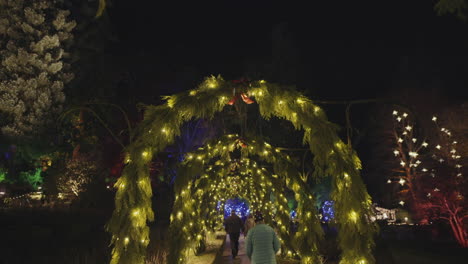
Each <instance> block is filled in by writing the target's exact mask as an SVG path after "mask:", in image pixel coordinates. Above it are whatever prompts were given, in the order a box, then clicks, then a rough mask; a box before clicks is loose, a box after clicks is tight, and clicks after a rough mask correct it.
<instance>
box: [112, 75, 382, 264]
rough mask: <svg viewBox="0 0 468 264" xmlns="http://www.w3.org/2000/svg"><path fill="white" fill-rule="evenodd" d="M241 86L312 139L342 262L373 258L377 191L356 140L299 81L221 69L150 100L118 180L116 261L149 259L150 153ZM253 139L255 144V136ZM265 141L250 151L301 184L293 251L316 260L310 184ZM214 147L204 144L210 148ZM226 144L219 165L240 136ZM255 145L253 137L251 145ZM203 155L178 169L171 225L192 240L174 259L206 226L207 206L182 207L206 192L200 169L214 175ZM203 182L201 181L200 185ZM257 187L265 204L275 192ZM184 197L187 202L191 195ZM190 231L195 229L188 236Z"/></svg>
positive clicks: (265, 111)
mask: <svg viewBox="0 0 468 264" xmlns="http://www.w3.org/2000/svg"><path fill="white" fill-rule="evenodd" d="M239 94H241V95H243V96H245V95H248V96H249V97H252V98H254V99H255V101H256V102H257V103H258V104H259V110H260V114H261V116H262V117H263V118H265V119H269V118H271V117H272V116H277V117H279V118H284V119H287V120H289V121H291V123H292V124H293V125H294V127H295V128H296V129H301V130H303V131H304V139H303V142H304V144H307V145H309V148H310V151H311V152H312V154H313V155H314V160H313V165H314V167H315V170H314V176H315V177H326V176H331V177H333V184H332V188H333V190H332V194H331V196H332V199H333V200H334V201H335V205H336V219H337V222H338V228H339V245H340V248H341V250H342V257H341V260H340V264H348V263H352V264H356V263H359V264H368V263H369V264H372V263H375V260H374V258H373V256H372V247H373V246H374V243H373V239H374V237H373V236H374V235H375V233H376V232H377V227H376V225H375V224H374V223H371V222H369V220H368V219H367V218H366V216H369V215H370V213H371V211H370V205H371V199H370V196H369V195H368V193H367V191H366V188H365V186H364V184H363V182H362V179H361V178H360V174H359V170H360V161H359V158H358V157H357V155H356V153H355V152H354V151H353V150H352V149H351V147H350V146H348V145H345V144H344V143H343V142H342V141H341V139H340V138H339V137H338V135H337V133H336V131H337V126H336V125H334V124H332V123H330V122H329V121H328V120H327V118H326V115H325V113H324V112H323V111H322V109H321V108H320V107H318V106H317V105H315V104H313V102H312V101H311V100H310V99H308V98H306V97H304V96H303V95H302V94H300V93H299V92H297V91H296V90H294V89H293V88H287V87H286V88H284V87H279V86H277V85H274V84H268V83H266V82H265V81H256V82H250V83H248V84H245V83H241V84H239V83H233V82H227V81H225V80H223V79H222V78H221V77H219V76H218V77H209V78H206V79H205V81H204V82H203V83H202V84H200V86H199V87H198V88H197V89H193V90H191V91H187V92H183V93H179V94H176V95H172V96H167V97H165V99H166V100H167V103H166V104H164V105H159V106H147V107H146V109H145V110H146V111H145V116H144V120H143V121H142V122H141V124H140V125H139V127H138V128H137V130H136V131H135V132H134V135H133V138H134V139H135V140H134V141H133V143H132V144H131V145H129V146H128V147H127V148H126V150H125V151H126V153H127V154H128V164H127V166H126V167H125V169H124V171H123V173H122V177H121V178H120V179H119V180H118V181H117V183H116V187H117V188H118V191H117V193H116V198H115V203H116V208H115V210H114V213H113V215H112V218H111V219H110V221H109V223H108V225H107V230H108V231H109V232H111V233H112V235H113V236H112V245H113V254H112V261H111V263H112V264H142V263H144V259H145V256H146V251H145V250H146V246H147V244H148V240H149V238H148V234H149V230H148V227H147V225H146V223H147V221H152V220H153V217H154V216H153V212H152V209H151V195H152V193H151V186H150V182H149V167H148V164H149V162H150V161H151V157H152V155H154V154H156V153H158V152H161V151H163V150H164V148H166V147H167V146H168V145H170V144H172V143H173V142H174V140H175V139H176V138H177V137H178V136H179V135H180V127H181V125H182V124H183V123H185V122H187V121H189V120H191V119H200V118H203V119H212V118H213V117H214V115H215V114H216V113H217V112H220V111H221V110H222V109H223V108H224V107H226V104H227V103H228V102H231V101H232V100H231V101H230V99H231V98H232V97H233V95H234V96H238V95H239ZM231 137H234V136H231ZM251 143H252V144H255V142H253V141H252V142H251ZM263 144H264V145H262V146H257V147H258V148H259V149H261V152H252V153H249V157H250V156H251V155H253V156H256V157H261V158H262V160H263V161H265V162H267V163H270V164H273V167H274V170H273V171H274V175H278V177H282V179H284V182H285V183H286V186H288V187H289V188H290V189H292V190H293V191H295V192H296V199H297V200H298V204H299V208H298V213H300V214H301V215H303V216H304V217H301V219H302V224H301V225H300V229H299V230H298V232H297V233H296V237H295V238H294V241H295V244H296V245H295V246H294V248H295V249H296V250H295V251H296V252H292V253H291V254H294V253H297V254H299V255H300V256H301V262H302V263H316V262H317V261H318V260H319V259H318V258H319V256H318V252H317V241H318V240H319V238H320V236H321V234H322V233H323V231H322V230H321V228H320V225H319V224H318V219H317V217H316V216H317V214H316V212H315V208H314V206H313V205H314V203H313V197H312V196H311V195H310V194H308V193H310V192H308V191H307V190H308V188H307V186H306V185H305V184H304V182H303V181H302V180H301V179H300V177H299V174H296V173H295V172H294V171H295V169H294V166H293V165H292V163H291V162H290V158H289V157H288V156H287V155H286V156H285V157H284V159H283V158H281V159H280V158H278V159H277V158H276V157H277V155H276V151H275V150H273V148H271V146H269V145H267V144H265V143H263ZM252 146H253V145H252ZM210 147H211V146H209V145H207V146H206V148H208V149H209V148H210ZM224 147H225V149H222V150H223V151H221V152H220V153H219V155H213V157H215V156H216V157H218V159H219V160H218V164H216V162H215V163H214V164H215V165H221V162H220V160H224V161H229V152H230V151H233V150H234V148H236V143H231V144H229V145H225V146H224ZM254 149H255V147H254ZM249 150H250V145H249V148H248V149H247V151H249ZM241 151H242V152H243V153H245V152H246V148H242V149H241ZM273 154H275V155H273ZM210 156H211V155H210ZM219 157H220V158H219ZM187 158H188V157H187ZM192 158H194V161H196V160H198V157H192ZM203 160H204V158H203V157H202V158H200V161H201V162H190V163H189V164H187V165H186V166H183V167H182V169H181V171H180V172H179V174H178V177H177V182H176V187H175V188H176V193H177V194H178V197H176V198H177V199H176V203H175V204H174V209H176V208H179V209H181V211H180V213H181V214H179V212H178V211H177V213H176V214H175V215H173V216H172V219H173V220H172V223H171V233H172V234H173V235H174V236H178V237H181V238H187V240H186V241H180V240H179V241H178V242H179V243H180V244H178V245H177V248H172V249H171V254H170V255H171V256H170V257H171V258H174V259H172V260H171V261H175V262H170V263H183V262H182V261H183V257H184V256H186V255H187V252H183V251H186V250H189V249H190V248H193V244H195V245H196V244H197V243H198V244H200V241H201V240H202V239H203V236H204V232H205V231H206V223H207V221H206V220H205V218H204V217H205V214H206V211H205V210H203V213H202V210H201V209H200V208H198V209H197V210H192V211H190V213H188V211H186V212H187V213H184V211H182V209H183V210H188V209H189V208H192V209H193V208H196V207H193V206H194V204H193V203H194V202H195V199H194V198H193V197H191V196H190V195H191V194H196V193H200V191H199V189H197V188H196V187H195V185H194V184H195V182H194V177H201V175H211V176H206V177H213V175H212V174H208V173H206V174H205V173H204V168H205V163H204V161H203ZM208 163H209V162H208V161H207V164H208ZM184 170H186V171H185V172H184ZM226 172H227V171H226V169H224V171H223V170H221V171H220V172H219V173H218V176H217V177H219V178H221V176H220V175H224V173H226ZM204 177H205V176H204ZM252 177H254V176H252ZM260 177H261V176H260ZM264 177H265V176H264ZM196 179H197V178H195V180H196ZM256 179H258V178H254V179H253V183H254V184H256V182H257V181H256ZM260 179H261V178H260ZM272 179H274V177H273V174H271V176H270V178H269V179H268V180H269V181H265V182H264V184H272V185H273V182H274V180H272ZM200 181H201V180H200ZM206 181H207V182H206V183H205V187H206V186H210V182H214V183H216V177H214V179H212V178H207V179H206ZM279 183H281V182H279ZM279 183H278V184H279ZM206 188H207V187H206ZM281 188H282V186H280V185H279V186H278V187H277V189H278V190H279V189H281ZM204 189H205V188H202V189H200V190H202V191H201V193H202V192H203V190H204ZM183 191H185V192H184V194H182V192H183ZM255 193H256V197H257V199H259V203H261V204H262V205H263V207H264V206H265V204H267V203H268V202H269V199H270V197H269V196H267V195H266V193H262V192H261V191H257V192H255ZM212 198H213V199H215V200H217V199H218V198H219V197H218V196H217V195H215V194H213V196H212ZM279 198H280V199H276V200H277V201H281V197H279ZM205 199H206V200H209V199H211V196H206V197H205ZM203 200H204V199H202V200H199V201H203ZM184 201H189V202H187V203H185V202H184ZM260 201H261V202H260ZM278 205H279V206H280V205H281V204H278ZM283 207H284V205H283ZM184 208H186V209H184ZM278 208H279V207H278ZM285 208H286V207H285ZM211 214H213V213H211ZM267 216H268V215H267ZM221 217H222V215H218V218H221ZM280 219H282V220H281V221H282V222H283V221H284V220H283V219H284V216H283V215H282V216H280ZM198 220H200V222H201V221H204V223H203V224H199V223H198V222H199V221H198ZM267 220H270V219H267ZM208 222H209V221H208ZM184 223H188V224H189V226H190V223H192V226H191V227H190V228H189V227H187V226H184ZM184 228H186V230H188V232H185V231H186V230H184ZM309 229H310V231H309ZM284 233H285V234H282V233H280V234H282V239H283V237H285V238H287V237H288V236H287V232H284ZM186 234H191V235H190V239H188V238H189V237H188V236H187V235H186ZM195 234H196V236H195V238H194V237H193V235H195ZM193 241H195V243H194V242H193ZM197 241H198V242H197ZM294 248H293V249H294ZM175 256H179V259H175V258H176V257H175Z"/></svg>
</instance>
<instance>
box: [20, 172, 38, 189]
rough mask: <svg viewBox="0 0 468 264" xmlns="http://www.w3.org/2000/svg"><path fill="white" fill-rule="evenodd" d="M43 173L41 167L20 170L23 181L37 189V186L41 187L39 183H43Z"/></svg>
mask: <svg viewBox="0 0 468 264" xmlns="http://www.w3.org/2000/svg"><path fill="white" fill-rule="evenodd" d="M41 174H42V170H41V168H37V169H35V170H32V171H23V172H20V174H19V177H20V180H21V181H22V182H24V183H27V184H28V185H30V186H31V187H32V188H33V189H34V190H37V187H39V185H41V184H42V181H43V177H42V175H41Z"/></svg>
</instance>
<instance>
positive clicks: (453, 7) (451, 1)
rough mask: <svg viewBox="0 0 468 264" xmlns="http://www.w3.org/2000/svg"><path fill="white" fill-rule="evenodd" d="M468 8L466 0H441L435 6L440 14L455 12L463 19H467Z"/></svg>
mask: <svg viewBox="0 0 468 264" xmlns="http://www.w3.org/2000/svg"><path fill="white" fill-rule="evenodd" d="M467 8H468V3H467V1H466V0H439V2H437V4H435V6H434V9H435V10H436V11H437V14H438V15H446V14H454V15H456V16H457V17H458V18H459V19H461V20H466V18H467V16H466V15H467Z"/></svg>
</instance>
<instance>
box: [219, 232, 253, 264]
mask: <svg viewBox="0 0 468 264" xmlns="http://www.w3.org/2000/svg"><path fill="white" fill-rule="evenodd" d="M220 264H250V260H249V258H248V257H247V255H246V253H245V240H244V235H243V234H241V235H240V238H239V254H238V255H237V257H236V258H235V259H232V254H231V241H230V240H229V236H226V243H225V244H224V250H223V258H222V263H220Z"/></svg>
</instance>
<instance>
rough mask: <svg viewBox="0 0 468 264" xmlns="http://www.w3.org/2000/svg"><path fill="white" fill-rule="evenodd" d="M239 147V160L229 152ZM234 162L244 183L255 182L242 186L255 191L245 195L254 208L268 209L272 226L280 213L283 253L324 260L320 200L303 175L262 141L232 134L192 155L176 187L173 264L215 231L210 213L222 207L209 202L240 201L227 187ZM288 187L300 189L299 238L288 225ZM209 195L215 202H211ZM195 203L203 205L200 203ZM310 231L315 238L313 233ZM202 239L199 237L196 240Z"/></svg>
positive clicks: (276, 150)
mask: <svg viewBox="0 0 468 264" xmlns="http://www.w3.org/2000/svg"><path fill="white" fill-rule="evenodd" d="M236 149H239V150H240V152H241V157H240V159H238V160H234V161H233V160H232V159H231V157H230V155H229V153H232V152H234V151H235V150H236ZM261 161H263V162H265V163H268V164H270V165H272V167H273V168H272V172H270V171H269V170H268V169H266V168H265V167H263V166H260V162H261ZM233 164H234V165H236V167H237V166H238V167H240V172H239V173H238V174H241V175H242V178H243V179H244V181H241V182H242V183H244V184H246V183H249V184H250V186H244V188H245V187H247V188H245V189H242V188H241V190H249V191H250V192H247V191H245V192H243V193H241V195H240V196H242V197H246V198H247V199H248V200H249V201H251V202H252V204H253V207H254V208H256V209H258V210H260V211H262V212H263V214H264V215H265V216H267V217H266V221H267V222H272V212H273V211H274V209H276V216H277V217H276V218H275V219H277V221H276V222H277V227H278V232H279V236H280V241H281V242H282V249H283V250H282V252H283V253H285V255H287V256H289V257H293V256H294V255H296V254H297V255H299V256H300V257H301V259H303V262H304V263H316V261H318V259H319V254H318V250H317V243H318V241H319V240H320V239H321V237H322V236H323V231H322V229H321V226H320V223H319V219H318V217H316V216H317V212H316V210H315V208H314V207H313V206H312V205H313V204H314V200H313V197H312V195H311V192H310V190H309V188H308V186H307V185H306V184H304V182H303V181H302V180H301V178H300V177H299V172H298V171H297V170H296V169H295V166H294V164H293V163H292V162H291V159H290V158H289V156H288V155H285V154H283V153H281V151H280V150H279V149H277V148H273V147H272V146H271V145H270V144H268V143H266V142H264V141H262V140H261V139H256V140H254V139H250V140H249V139H245V138H244V139H241V138H239V137H238V135H226V136H224V137H222V138H220V139H219V140H214V143H209V144H207V145H205V147H204V148H200V149H199V150H198V151H196V152H192V153H188V154H187V159H186V160H185V161H184V163H183V164H182V168H181V170H180V171H179V173H178V178H177V180H176V184H175V191H176V202H175V204H174V210H173V213H172V217H171V228H170V230H171V239H172V240H173V241H174V243H172V244H171V252H170V254H169V256H170V257H169V263H185V260H186V255H187V254H186V251H185V250H186V249H188V248H191V249H193V248H196V247H197V245H198V244H199V243H200V241H202V240H203V237H204V233H203V232H205V231H206V230H208V229H210V228H209V227H210V226H211V228H212V227H213V225H212V224H211V225H210V223H207V222H206V219H210V218H213V212H209V211H207V210H209V209H210V208H211V209H214V208H216V207H215V204H213V203H212V204H208V203H209V201H213V200H216V201H217V200H218V199H221V200H223V199H226V198H230V197H234V195H235V193H234V194H233V193H230V191H232V190H229V189H226V186H225V183H224V182H225V181H227V179H228V178H229V177H228V175H229V173H230V172H231V171H232V165H233ZM193 175H199V178H197V179H195V180H194V179H193ZM249 187H250V188H249ZM286 187H288V188H289V189H290V190H294V192H295V194H296V195H295V198H296V200H297V201H298V215H299V216H302V217H301V219H302V222H301V225H300V226H299V227H300V229H299V230H298V232H296V234H295V235H294V236H292V234H289V232H288V231H289V230H288V227H287V224H289V211H288V210H287V208H288V206H287V199H286V197H285V196H284V194H283V191H284V190H285V189H286ZM270 193H272V194H274V196H275V203H274V204H273V203H272V202H271V201H270ZM203 195H207V196H209V197H210V198H209V199H205V198H204V197H203ZM195 201H200V202H198V205H195V204H196V202H195ZM221 215H222V214H221ZM197 219H203V220H202V221H197ZM208 221H209V222H210V220H208ZM308 229H310V231H311V234H310V235H308V234H307V231H308ZM197 237H198V238H199V239H195V238H197ZM191 240H192V241H191ZM293 241H294V242H293ZM189 244H191V245H189Z"/></svg>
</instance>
